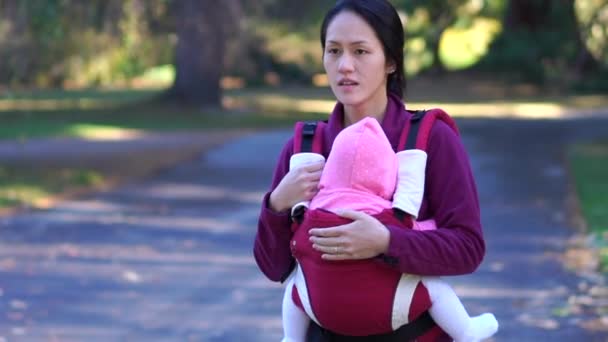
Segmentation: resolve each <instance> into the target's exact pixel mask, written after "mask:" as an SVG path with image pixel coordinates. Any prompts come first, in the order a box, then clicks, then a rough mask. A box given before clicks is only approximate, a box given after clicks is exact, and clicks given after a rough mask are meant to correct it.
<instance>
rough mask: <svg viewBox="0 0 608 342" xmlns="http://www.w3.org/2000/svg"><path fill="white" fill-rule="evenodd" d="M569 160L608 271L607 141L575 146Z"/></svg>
mask: <svg viewBox="0 0 608 342" xmlns="http://www.w3.org/2000/svg"><path fill="white" fill-rule="evenodd" d="M568 159H569V164H570V167H571V169H572V173H573V176H574V181H575V184H576V191H577V195H578V198H579V202H580V207H581V211H582V214H583V216H584V219H585V221H586V225H587V228H588V230H589V232H590V233H592V234H593V235H594V236H595V240H596V243H597V246H598V250H599V255H600V267H601V269H602V271H603V272H608V206H607V204H608V182H606V174H607V173H606V170H608V141H599V142H594V143H587V144H579V145H574V146H572V147H571V148H570V149H569V151H568Z"/></svg>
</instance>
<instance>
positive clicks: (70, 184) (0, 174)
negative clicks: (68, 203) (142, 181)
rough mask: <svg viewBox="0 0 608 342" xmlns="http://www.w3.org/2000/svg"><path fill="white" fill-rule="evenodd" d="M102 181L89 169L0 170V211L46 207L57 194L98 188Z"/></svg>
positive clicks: (17, 168)
mask: <svg viewBox="0 0 608 342" xmlns="http://www.w3.org/2000/svg"><path fill="white" fill-rule="evenodd" d="M103 181H104V180H103V177H102V176H101V174H99V173H97V172H94V171H90V170H76V169H53V168H44V169H42V168H40V169H33V168H26V167H23V168H19V167H0V209H1V208H9V207H15V206H30V207H46V206H48V205H49V203H50V201H51V198H52V197H54V196H56V195H58V194H65V193H66V192H68V191H70V190H71V189H77V188H82V187H95V186H99V185H101V184H102V183H103Z"/></svg>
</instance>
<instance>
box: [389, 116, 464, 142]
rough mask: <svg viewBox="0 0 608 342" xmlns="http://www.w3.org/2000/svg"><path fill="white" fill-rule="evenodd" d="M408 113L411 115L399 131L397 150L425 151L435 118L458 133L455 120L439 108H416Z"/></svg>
mask: <svg viewBox="0 0 608 342" xmlns="http://www.w3.org/2000/svg"><path fill="white" fill-rule="evenodd" d="M410 113H412V116H411V118H410V120H409V121H408V122H407V123H406V124H405V127H404V128H403V130H402V131H401V137H400V138H399V144H398V149H397V151H403V150H410V149H419V150H423V151H426V150H427V147H428V142H429V137H430V134H431V129H432V128H433V125H434V124H435V121H437V120H440V121H443V122H445V123H446V124H447V125H448V126H449V127H450V128H452V129H453V130H454V132H455V133H456V134H457V135H460V133H459V132H458V127H457V126H456V122H454V120H453V119H452V118H451V117H450V116H449V115H448V114H447V113H446V112H445V111H443V110H442V109H440V108H434V109H429V110H417V111H411V112H410Z"/></svg>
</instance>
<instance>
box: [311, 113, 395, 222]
mask: <svg viewBox="0 0 608 342" xmlns="http://www.w3.org/2000/svg"><path fill="white" fill-rule="evenodd" d="M397 172H398V161H397V156H396V155H395V152H394V151H393V149H392V147H391V144H390V142H389V141H388V138H387V137H386V135H385V134H384V131H383V130H382V127H381V126H380V124H379V123H378V121H377V120H376V119H374V118H370V117H366V118H364V119H362V120H360V121H358V122H357V123H355V124H352V125H350V126H348V127H346V128H344V129H343V130H342V131H341V132H340V133H339V134H338V136H337V137H336V139H335V140H334V144H333V146H332V149H331V152H330V154H329V157H328V158H327V162H326V164H325V168H324V169H323V175H322V176H321V181H320V184H319V192H318V193H317V195H316V196H315V197H314V198H313V199H312V201H311V203H310V208H311V209H315V208H324V209H327V210H331V211H335V210H336V209H352V210H358V211H363V212H366V213H368V214H376V213H379V212H381V211H382V210H384V209H387V208H391V206H392V205H391V204H392V203H391V202H392V197H393V192H394V191H395V187H396V184H397Z"/></svg>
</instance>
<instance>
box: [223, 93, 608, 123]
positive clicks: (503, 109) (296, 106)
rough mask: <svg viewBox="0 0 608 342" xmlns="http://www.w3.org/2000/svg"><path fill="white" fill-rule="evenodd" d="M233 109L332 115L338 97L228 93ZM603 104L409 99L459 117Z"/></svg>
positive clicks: (546, 112) (582, 109) (548, 115)
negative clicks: (335, 99)
mask: <svg viewBox="0 0 608 342" xmlns="http://www.w3.org/2000/svg"><path fill="white" fill-rule="evenodd" d="M225 103H226V104H228V106H229V107H230V108H235V109H236V108H238V107H256V108H260V110H261V111H262V112H264V111H269V112H277V113H284V115H287V114H288V113H293V112H298V113H324V114H330V113H331V112H332V110H333V108H334V106H335V101H334V100H314V99H303V98H298V97H297V96H286V95H282V94H280V93H276V94H271V93H269V94H266V95H262V94H257V93H256V94H249V95H248V94H246V93H243V94H241V95H239V96H228V97H227V100H226V102H225ZM601 104H603V105H604V106H606V105H607V104H608V97H596V98H595V101H593V102H590V101H586V100H584V99H580V100H577V99H576V98H572V99H571V101H570V103H569V102H568V101H567V99H563V100H562V102H558V101H550V100H547V101H539V102H525V101H485V102H484V103H452V102H441V101H438V102H407V107H408V108H411V109H431V108H442V109H443V110H445V111H446V112H448V113H449V114H450V115H451V116H455V117H514V118H527V119H557V118H564V117H568V116H569V115H571V114H573V113H577V114H582V115H585V114H592V113H593V112H594V110H596V109H597V108H601Z"/></svg>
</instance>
